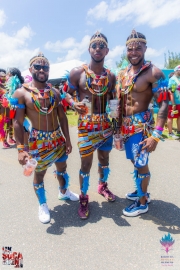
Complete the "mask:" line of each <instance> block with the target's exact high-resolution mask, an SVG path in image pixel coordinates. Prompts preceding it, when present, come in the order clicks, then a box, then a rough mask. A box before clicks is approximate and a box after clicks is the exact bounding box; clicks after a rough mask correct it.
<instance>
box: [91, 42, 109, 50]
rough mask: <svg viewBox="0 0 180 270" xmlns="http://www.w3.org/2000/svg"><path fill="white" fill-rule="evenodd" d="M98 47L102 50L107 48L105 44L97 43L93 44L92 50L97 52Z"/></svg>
mask: <svg viewBox="0 0 180 270" xmlns="http://www.w3.org/2000/svg"><path fill="white" fill-rule="evenodd" d="M97 47H98V48H99V49H100V50H102V49H104V48H107V46H106V44H105V43H99V44H97V43H92V44H91V48H92V49H94V50H95V49H96V48H97Z"/></svg>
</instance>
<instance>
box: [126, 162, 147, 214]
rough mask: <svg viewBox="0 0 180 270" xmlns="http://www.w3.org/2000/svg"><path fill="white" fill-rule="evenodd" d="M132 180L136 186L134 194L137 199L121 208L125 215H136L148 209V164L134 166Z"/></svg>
mask: <svg viewBox="0 0 180 270" xmlns="http://www.w3.org/2000/svg"><path fill="white" fill-rule="evenodd" d="M134 180H135V184H136V188H137V190H136V191H135V192H134V195H136V196H137V199H136V200H135V201H134V203H132V204H131V205H130V206H129V207H126V208H125V209H123V214H124V215H125V216H138V215H140V214H143V213H146V212H147V211H148V205H147V203H148V199H149V194H148V193H147V187H148V184H149V180H150V172H149V167H148V165H146V166H144V167H141V168H136V173H135V174H134ZM134 199H135V198H133V200H134Z"/></svg>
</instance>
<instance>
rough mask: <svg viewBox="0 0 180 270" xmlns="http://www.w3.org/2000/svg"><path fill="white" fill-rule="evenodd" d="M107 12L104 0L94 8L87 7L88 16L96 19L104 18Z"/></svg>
mask: <svg viewBox="0 0 180 270" xmlns="http://www.w3.org/2000/svg"><path fill="white" fill-rule="evenodd" d="M107 13H108V4H107V3H106V2H105V1H102V2H100V3H99V4H98V5H97V6H95V7H94V8H91V9H89V11H88V14H87V15H88V16H90V17H91V16H92V17H95V18H96V19H97V20H100V19H104V16H105V14H107Z"/></svg>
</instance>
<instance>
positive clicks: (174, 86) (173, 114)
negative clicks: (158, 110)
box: [167, 65, 180, 139]
mask: <svg viewBox="0 0 180 270" xmlns="http://www.w3.org/2000/svg"><path fill="white" fill-rule="evenodd" d="M168 88H169V90H170V92H171V101H170V102H169V108H168V120H167V126H168V131H169V137H170V138H173V139H179V138H180V65H178V66H176V67H175V69H174V74H173V75H172V76H171V77H170V79H169V85H168ZM173 119H176V120H177V134H174V132H173V131H172V127H173Z"/></svg>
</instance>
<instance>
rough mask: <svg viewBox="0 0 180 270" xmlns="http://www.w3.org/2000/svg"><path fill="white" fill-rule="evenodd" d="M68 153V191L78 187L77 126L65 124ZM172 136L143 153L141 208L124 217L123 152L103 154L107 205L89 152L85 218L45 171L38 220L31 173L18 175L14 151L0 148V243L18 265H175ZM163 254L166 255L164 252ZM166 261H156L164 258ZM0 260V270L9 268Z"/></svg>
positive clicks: (177, 236)
mask: <svg viewBox="0 0 180 270" xmlns="http://www.w3.org/2000/svg"><path fill="white" fill-rule="evenodd" d="M70 133H71V140H72V144H73V152H72V154H71V155H70V156H69V159H68V173H69V175H70V180H71V182H70V183H71V186H70V189H71V190H73V191H74V192H77V193H79V184H78V182H79V181H78V173H79V168H80V158H79V153H78V148H77V129H76V128H75V127H72V128H70ZM179 160H180V142H179V141H173V140H166V141H165V142H160V143H159V145H158V148H157V150H156V151H155V152H154V153H152V154H151V157H150V162H149V165H150V171H151V181H150V186H149V191H150V193H151V199H152V201H151V203H150V205H149V212H148V213H146V214H143V215H141V216H138V217H125V216H123V214H122V209H123V208H124V207H125V206H128V205H129V204H130V203H131V202H130V201H128V200H127V199H125V194H126V193H127V192H129V191H133V190H134V184H133V180H132V175H131V174H130V172H132V171H133V166H132V164H131V163H130V162H129V161H128V160H126V158H125V152H124V151H117V150H116V149H113V150H112V152H111V154H110V169H111V174H110V177H109V180H108V183H109V187H110V189H111V190H112V191H113V192H114V193H115V195H116V201H115V202H112V203H109V202H106V200H105V199H104V198H103V197H102V196H100V195H99V194H98V193H97V183H98V173H97V170H98V167H97V164H98V161H97V154H96V153H95V154H94V160H93V166H92V170H91V176H90V188H89V197H90V216H89V218H88V220H80V219H79V217H78V215H77V209H78V206H79V204H78V202H70V201H66V202H63V201H59V200H58V198H57V195H58V182H57V180H56V179H55V178H54V176H53V168H54V166H52V167H51V168H49V169H48V172H47V174H46V176H45V189H46V191H47V194H46V195H47V199H48V201H47V203H48V206H49V208H50V213H51V222H50V223H49V224H41V223H40V222H39V220H38V201H37V198H36V196H35V194H34V191H33V187H32V177H25V176H23V169H22V167H21V166H20V165H19V163H18V161H17V150H16V149H15V148H12V149H2V148H1V149H0V192H1V193H0V194H1V196H0V213H1V222H0V245H1V247H4V246H8V247H12V250H13V251H16V252H21V253H22V255H23V264H24V266H23V268H24V269H28V270H30V269H33V270H46V269H52V270H58V269H60V270H61V269H62V270H72V269H73V270H76V269H77V270H81V269H92V270H96V269H100V270H101V269H111V270H116V269H119V270H131V269H138V270H139V269H146V270H155V269H158V270H159V269H169V268H170V269H174V270H180V199H179V197H178V196H179V194H180V169H179V168H180V167H179ZM168 233H170V235H171V237H172V238H173V239H174V240H175V242H174V244H173V245H172V246H171V250H170V251H169V252H168V253H166V252H165V250H163V246H162V245H161V244H160V240H161V239H162V237H164V236H165V235H168ZM165 256H167V257H166V258H165ZM170 256H171V262H172V263H171V264H170V263H169V264H168V263H164V264H162V262H163V260H165V259H166V260H167V261H168V260H169V257H170ZM12 268H14V267H13V266H6V265H4V266H3V265H2V262H1V263H0V269H12Z"/></svg>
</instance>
